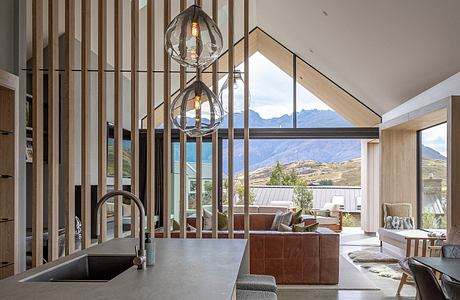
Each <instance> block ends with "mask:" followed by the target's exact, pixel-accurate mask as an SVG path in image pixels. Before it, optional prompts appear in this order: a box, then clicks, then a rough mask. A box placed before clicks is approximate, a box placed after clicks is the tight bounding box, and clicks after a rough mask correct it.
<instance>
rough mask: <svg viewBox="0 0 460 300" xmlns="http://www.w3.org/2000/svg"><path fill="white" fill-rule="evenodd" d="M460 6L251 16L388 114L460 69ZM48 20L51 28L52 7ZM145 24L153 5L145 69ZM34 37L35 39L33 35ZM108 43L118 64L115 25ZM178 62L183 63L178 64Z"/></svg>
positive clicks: (272, 9) (364, 0) (415, 0)
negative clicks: (148, 22) (114, 37)
mask: <svg viewBox="0 0 460 300" xmlns="http://www.w3.org/2000/svg"><path fill="white" fill-rule="evenodd" d="M112 1H113V0H109V1H108V28H109V30H111V29H112V28H113V3H112ZM45 2H46V1H45ZM203 2H204V8H205V10H206V11H208V12H210V3H211V1H209V0H203ZM129 3H130V0H124V10H125V20H124V22H126V23H127V24H128V25H127V26H124V39H126V42H125V43H124V62H123V68H125V69H129V64H130V55H129V51H130V43H129V39H130V31H129V30H130V29H129V28H130V26H129V24H130V14H129ZM178 3H179V0H172V15H173V16H175V15H176V14H177V13H178ZM191 3H192V1H189V4H191ZM235 3H236V8H235V14H236V21H235V26H236V29H235V41H236V40H238V39H240V38H241V37H242V35H243V30H242V28H243V27H242V26H243V9H242V0H235ZM226 4H227V1H225V0H219V10H220V11H219V18H220V21H219V26H220V27H221V30H222V32H223V35H224V41H225V48H226V47H227V45H226V41H227V37H226V31H227V29H226V21H227V6H226ZM92 5H93V10H92V14H93V17H92V26H93V28H94V29H95V30H93V31H92V48H93V51H94V52H95V53H97V34H98V32H97V30H96V28H97V3H96V1H92ZM156 6H157V9H156V24H157V25H156V37H157V39H158V43H157V49H156V53H157V55H156V59H155V61H156V68H155V69H162V68H163V67H162V60H163V59H162V54H163V46H162V45H163V37H162V30H163V1H157V2H156ZM45 7H46V6H45ZM76 8H77V9H76V16H79V13H80V9H79V8H80V1H78V0H77V1H76ZM60 9H61V13H60V29H61V30H60V31H61V32H63V27H64V20H63V18H62V17H63V12H64V7H63V5H61V7H60ZM459 12H460V1H458V0H443V1H436V0H404V1H401V0H385V1H383V0H381V1H369V0H346V1H344V0H321V1H319V0H284V1H279V0H253V1H251V14H250V19H251V28H253V27H255V26H258V27H260V28H261V29H262V30H264V31H265V32H267V33H268V34H269V35H271V36H272V37H274V38H275V39H276V40H278V41H279V42H281V43H282V44H284V45H285V46H286V47H287V48H289V49H290V50H291V51H293V52H294V53H295V54H296V55H298V56H299V57H301V58H302V59H304V60H305V61H307V62H308V63H310V64H311V65H312V66H314V67H315V68H317V69H318V70H319V71H321V72H322V73H324V74H325V75H326V76H328V77H329V78H330V79H331V80H333V81H334V82H336V83H337V84H339V85H340V86H341V87H343V88H344V89H345V90H347V91H348V92H350V93H351V94H352V95H353V96H355V97H356V98H358V99H359V100H360V101H362V102H363V103H364V104H366V105H367V106H369V107H370V108H371V109H373V110H374V111H376V112H377V113H379V114H383V113H385V112H388V111H389V110H391V109H392V108H394V107H396V106H398V105H399V104H401V103H403V102H405V101H406V100H408V99H410V98H412V97H414V96H416V95H417V94H419V93H421V92H422V91H424V90H426V89H428V88H430V87H432V86H433V85H435V84H437V83H439V82H440V81H442V80H444V79H446V78H448V77H449V76H451V75H453V74H455V73H457V72H459V71H460V34H459V29H460V18H459V17H458V13H459ZM29 13H30V10H29ZM44 20H45V28H46V25H47V24H46V20H47V17H46V9H45V18H44ZM144 24H146V9H145V7H144V8H142V9H141V10H140V49H141V50H140V68H141V69H145V68H146V63H145V62H146V59H145V53H146V51H145V49H144V48H145V47H146V46H145V40H146V29H145V25H144ZM79 27H80V18H79V17H76V36H77V39H80V30H79ZM29 32H31V30H30V22H29ZM28 38H29V39H30V41H31V35H30V34H29V35H28ZM45 39H46V32H45ZM107 43H108V45H109V47H108V60H109V63H110V62H112V61H113V49H111V47H110V45H112V44H113V31H111V32H109V33H108V41H107ZM29 49H30V47H29ZM29 53H30V52H29ZM96 63H97V62H93V65H92V67H93V68H96V67H97V65H96ZM77 67H78V66H77ZM173 68H174V69H178V68H177V66H174V65H173ZM157 77H161V76H160V75H158V76H157ZM178 77H179V76H173V78H172V88H173V90H174V89H175V87H176V86H177V85H178ZM141 80H142V76H141ZM157 84H158V86H156V87H157V88H156V94H157V97H156V99H158V100H157V101H161V98H162V97H161V95H162V90H161V89H162V83H161V78H159V80H157ZM142 90H143V88H142V86H141V90H140V93H141V104H140V115H141V116H143V115H145V114H146V106H145V102H146V101H145V99H144V100H142V99H143V98H142V96H143V91H142ZM127 113H128V112H127Z"/></svg>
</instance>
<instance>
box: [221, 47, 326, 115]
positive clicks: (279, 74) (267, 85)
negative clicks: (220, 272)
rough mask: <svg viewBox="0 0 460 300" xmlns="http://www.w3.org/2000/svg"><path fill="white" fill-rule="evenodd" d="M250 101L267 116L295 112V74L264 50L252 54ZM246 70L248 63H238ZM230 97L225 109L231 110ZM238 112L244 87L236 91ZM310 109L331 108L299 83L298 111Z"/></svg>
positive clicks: (235, 100)
mask: <svg viewBox="0 0 460 300" xmlns="http://www.w3.org/2000/svg"><path fill="white" fill-rule="evenodd" d="M249 62H250V70H249V74H250V78H249V84H250V96H251V100H250V104H249V108H250V109H251V110H254V111H256V112H258V113H259V115H260V116H261V117H262V118H264V119H270V118H274V117H280V116H282V115H285V114H287V115H292V111H293V100H292V99H293V86H292V77H291V76H290V75H288V74H286V73H285V72H284V71H283V70H281V69H280V68H278V67H277V66H276V65H275V64H273V63H272V62H271V61H270V60H268V59H267V58H266V57H265V56H263V55H262V54H261V53H260V52H256V53H254V54H253V55H252V56H251V57H250V58H249ZM237 69H238V70H240V71H242V72H243V70H244V64H241V65H239V66H238V67H237ZM225 80H226V77H225V78H223V79H221V80H220V81H219V86H220V87H221V86H222V85H223V84H224V81H225ZM226 102H227V101H226V100H224V101H223V104H224V109H225V111H228V109H227V105H226ZM234 103H235V109H234V110H235V112H238V111H241V110H242V107H243V90H242V89H241V92H239V91H238V90H237V91H235V94H234ZM302 109H303V110H310V109H321V110H328V109H329V110H330V108H329V107H328V106H327V105H325V104H324V103H323V102H321V100H319V99H318V98H317V97H315V96H314V95H313V94H312V93H310V92H309V91H308V90H306V89H305V88H303V87H302V86H301V85H300V84H297V111H301V110H302Z"/></svg>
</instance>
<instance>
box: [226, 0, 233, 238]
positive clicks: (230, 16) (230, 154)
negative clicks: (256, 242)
mask: <svg viewBox="0 0 460 300" xmlns="http://www.w3.org/2000/svg"><path fill="white" fill-rule="evenodd" d="M233 10H234V3H233V0H228V78H230V80H228V157H229V159H228V176H227V180H228V181H227V197H228V199H227V202H228V237H229V238H233V228H234V218H233V139H234V130H233V55H234V53H233V32H234V28H233V26H234V25H233V18H234V16H233Z"/></svg>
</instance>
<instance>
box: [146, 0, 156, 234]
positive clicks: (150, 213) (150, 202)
mask: <svg viewBox="0 0 460 300" xmlns="http://www.w3.org/2000/svg"><path fill="white" fill-rule="evenodd" d="M154 1H155V0H148V2H147V122H148V124H147V183H146V185H147V200H146V201H147V228H148V231H149V232H151V233H152V238H153V237H154V236H155V234H153V232H154V231H155V222H154V217H155V74H154V73H153V70H154V68H155V2H154Z"/></svg>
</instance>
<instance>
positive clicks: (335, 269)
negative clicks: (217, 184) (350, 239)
mask: <svg viewBox="0 0 460 300" xmlns="http://www.w3.org/2000/svg"><path fill="white" fill-rule="evenodd" d="M274 216H275V214H251V215H250V219H249V220H250V230H251V231H250V237H249V241H250V242H249V245H250V270H251V274H263V275H273V276H274V277H275V278H276V282H277V283H278V284H337V283H338V281H339V240H340V237H339V234H337V233H335V232H333V231H332V230H330V229H327V228H319V229H318V231H317V232H279V231H271V225H272V222H273V219H274ZM234 220H235V227H234V228H235V238H243V228H244V215H243V214H235V218H234ZM188 223H189V224H190V225H192V226H194V225H195V219H194V218H189V219H188ZM218 235H219V238H227V237H228V235H227V231H219V232H218ZM155 236H156V237H158V238H161V237H162V236H163V234H162V232H161V231H158V232H156V233H155ZM171 236H172V237H179V232H177V231H173V232H172V233H171ZM195 236H196V234H195V232H190V231H189V232H187V237H188V238H195ZM202 236H203V238H210V237H211V231H207V230H204V231H203V234H202Z"/></svg>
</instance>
